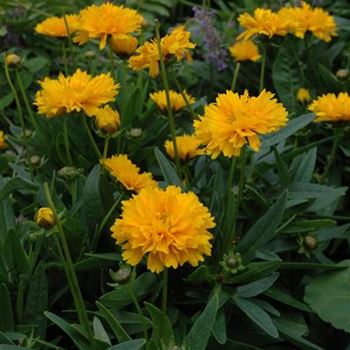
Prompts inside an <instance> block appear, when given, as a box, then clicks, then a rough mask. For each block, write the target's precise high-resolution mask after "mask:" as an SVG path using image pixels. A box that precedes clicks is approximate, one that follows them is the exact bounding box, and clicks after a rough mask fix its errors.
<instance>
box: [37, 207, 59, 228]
mask: <svg viewBox="0 0 350 350" xmlns="http://www.w3.org/2000/svg"><path fill="white" fill-rule="evenodd" d="M35 222H36V223H37V224H38V225H39V226H40V227H42V228H45V229H49V228H51V227H53V226H54V224H55V217H54V214H53V212H52V210H51V209H50V208H48V207H43V208H40V209H39V210H38V212H37V214H36V217H35Z"/></svg>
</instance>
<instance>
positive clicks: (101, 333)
mask: <svg viewBox="0 0 350 350" xmlns="http://www.w3.org/2000/svg"><path fill="white" fill-rule="evenodd" d="M92 326H93V329H94V338H95V339H97V340H100V341H101V342H104V343H106V344H109V345H112V344H111V341H110V339H109V337H108V334H107V332H106V330H105V329H104V327H103V324H102V322H101V321H100V320H99V318H98V317H96V316H94V318H93V321H92Z"/></svg>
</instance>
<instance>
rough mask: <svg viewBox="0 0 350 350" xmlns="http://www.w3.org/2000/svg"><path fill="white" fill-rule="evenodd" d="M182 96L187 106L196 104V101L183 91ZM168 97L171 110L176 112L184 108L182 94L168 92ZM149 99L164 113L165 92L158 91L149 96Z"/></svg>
mask: <svg viewBox="0 0 350 350" xmlns="http://www.w3.org/2000/svg"><path fill="white" fill-rule="evenodd" d="M183 94H184V95H185V96H186V99H187V101H188V103H189V104H192V103H195V102H196V100H195V99H194V98H193V97H192V96H191V95H190V94H188V93H187V92H186V91H183ZM169 97H170V105H171V108H172V109H173V110H174V111H178V110H180V109H181V108H183V107H185V106H186V100H185V99H184V97H183V96H182V94H180V93H178V92H176V91H173V90H169ZM150 98H151V99H152V100H153V102H154V103H155V104H156V105H157V106H158V107H159V108H160V109H161V110H162V111H166V109H167V103H166V94H165V90H160V91H157V92H154V93H153V94H150Z"/></svg>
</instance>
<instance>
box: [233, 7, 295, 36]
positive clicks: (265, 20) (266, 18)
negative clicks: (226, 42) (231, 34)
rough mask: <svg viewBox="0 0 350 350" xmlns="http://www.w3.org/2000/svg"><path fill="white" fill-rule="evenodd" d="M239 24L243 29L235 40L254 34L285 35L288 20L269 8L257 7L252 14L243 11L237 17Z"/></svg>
mask: <svg viewBox="0 0 350 350" xmlns="http://www.w3.org/2000/svg"><path fill="white" fill-rule="evenodd" d="M238 22H239V24H240V25H241V26H242V27H243V28H244V29H245V31H244V32H243V33H241V34H240V35H239V36H238V37H237V40H249V39H250V38H251V37H252V36H254V35H264V36H267V37H269V38H271V37H273V36H274V35H280V36H285V35H287V33H288V24H289V20H288V19H287V18H285V17H284V16H279V15H278V14H277V13H274V12H272V11H271V10H269V9H262V8H257V9H256V10H255V11H254V14H253V15H250V14H249V13H247V12H245V13H243V14H241V15H240V16H239V17H238Z"/></svg>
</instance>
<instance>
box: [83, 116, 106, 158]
mask: <svg viewBox="0 0 350 350" xmlns="http://www.w3.org/2000/svg"><path fill="white" fill-rule="evenodd" d="M82 118H83V124H84V128H85V131H86V133H87V135H88V137H89V140H90V143H91V145H92V147H93V148H94V150H95V153H96V155H97V157H98V159H100V158H101V157H102V154H101V152H100V150H99V149H98V147H97V144H96V141H95V139H94V137H93V136H92V133H91V130H90V128H89V125H88V123H87V121H86V118H87V117H86V116H84V115H83V116H82Z"/></svg>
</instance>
